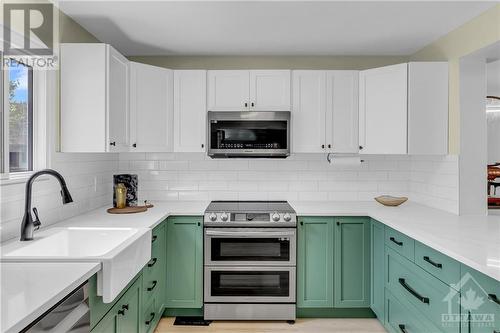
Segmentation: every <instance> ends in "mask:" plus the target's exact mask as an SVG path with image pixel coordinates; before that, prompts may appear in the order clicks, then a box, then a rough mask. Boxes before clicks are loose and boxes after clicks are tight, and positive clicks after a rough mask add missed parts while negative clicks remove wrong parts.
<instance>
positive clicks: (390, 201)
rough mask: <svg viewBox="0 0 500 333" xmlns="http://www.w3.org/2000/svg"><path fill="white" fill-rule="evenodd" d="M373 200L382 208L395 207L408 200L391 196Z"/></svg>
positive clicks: (382, 196)
mask: <svg viewBox="0 0 500 333" xmlns="http://www.w3.org/2000/svg"><path fill="white" fill-rule="evenodd" d="M375 200H376V201H377V202H379V203H381V204H382V205H384V206H391V207H396V206H399V205H401V204H402V203H403V202H406V201H407V200H408V198H407V197H393V196H391V195H381V196H379V197H376V198H375Z"/></svg>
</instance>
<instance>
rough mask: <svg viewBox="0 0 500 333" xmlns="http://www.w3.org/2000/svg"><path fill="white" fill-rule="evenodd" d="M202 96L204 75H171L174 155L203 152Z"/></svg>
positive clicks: (179, 72)
mask: <svg viewBox="0 0 500 333" xmlns="http://www.w3.org/2000/svg"><path fill="white" fill-rule="evenodd" d="M206 93H207V77H206V71H204V70H176V71H174V151H176V152H204V151H205V142H206V137H205V133H206V114H207V108H206Z"/></svg>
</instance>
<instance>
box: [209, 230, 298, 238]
mask: <svg viewBox="0 0 500 333" xmlns="http://www.w3.org/2000/svg"><path fill="white" fill-rule="evenodd" d="M205 233H206V235H208V236H230V237H256V236H260V237H289V236H295V232H293V231H215V230H205Z"/></svg>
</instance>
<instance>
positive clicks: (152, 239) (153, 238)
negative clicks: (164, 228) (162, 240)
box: [151, 235, 158, 243]
mask: <svg viewBox="0 0 500 333" xmlns="http://www.w3.org/2000/svg"><path fill="white" fill-rule="evenodd" d="M157 238H158V236H156V235H153V237H152V238H151V243H154V242H155V241H156V239H157Z"/></svg>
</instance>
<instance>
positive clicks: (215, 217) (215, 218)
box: [208, 213, 217, 222]
mask: <svg viewBox="0 0 500 333" xmlns="http://www.w3.org/2000/svg"><path fill="white" fill-rule="evenodd" d="M208 218H209V219H210V221H212V222H215V221H217V214H215V213H212V214H210V215H209V216H208Z"/></svg>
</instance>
